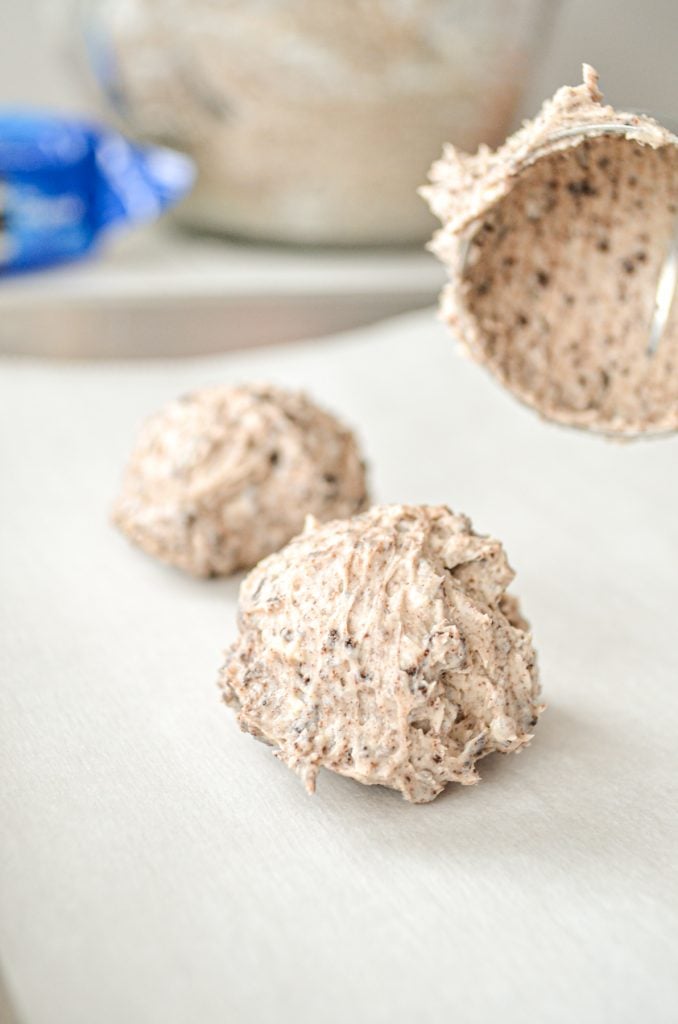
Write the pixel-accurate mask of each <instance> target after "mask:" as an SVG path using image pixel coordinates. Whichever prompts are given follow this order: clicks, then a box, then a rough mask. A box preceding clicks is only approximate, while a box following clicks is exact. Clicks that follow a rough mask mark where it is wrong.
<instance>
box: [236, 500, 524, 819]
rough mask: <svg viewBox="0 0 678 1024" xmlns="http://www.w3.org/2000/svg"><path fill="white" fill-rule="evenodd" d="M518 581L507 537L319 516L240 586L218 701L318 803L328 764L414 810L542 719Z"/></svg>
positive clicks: (445, 516)
mask: <svg viewBox="0 0 678 1024" xmlns="http://www.w3.org/2000/svg"><path fill="white" fill-rule="evenodd" d="M512 579H513V571H512V570H511V568H510V566H509V565H508V562H507V560H506V556H505V554H504V550H503V548H502V546H501V544H500V543H499V541H497V540H493V539H492V538H490V537H484V536H479V535H477V534H475V533H474V532H473V530H472V528H471V523H470V521H469V520H468V519H467V518H466V517H465V516H463V515H456V514H455V513H453V512H451V511H450V510H449V509H448V508H446V507H444V506H414V507H410V506H401V505H394V506H381V507H374V508H372V509H370V510H369V511H368V512H365V513H364V514H362V515H359V516H355V517H354V518H352V519H345V520H341V521H335V522H330V523H326V524H325V525H319V524H318V523H316V522H315V521H313V520H310V521H309V522H308V523H307V526H306V530H305V531H304V533H302V534H301V535H300V536H299V537H295V539H294V540H292V541H291V542H290V543H289V544H288V545H287V546H286V547H285V548H283V550H282V551H279V552H278V553H277V554H274V555H271V556H270V557H269V558H267V559H265V560H264V561H263V562H262V563H261V564H260V565H258V566H257V567H256V568H255V569H254V570H253V571H252V572H251V573H250V575H249V576H248V577H247V579H246V580H245V581H244V583H243V585H242V588H241V592H240V613H239V628H240V635H239V637H238V639H237V640H236V642H235V643H234V644H233V646H232V647H231V649H230V650H229V651H228V653H227V656H226V662H225V664H224V666H223V668H222V671H221V675H220V685H221V687H222V689H223V695H224V700H225V702H226V704H228V705H229V706H230V707H232V708H233V709H234V710H235V711H236V714H237V718H238V722H239V725H240V727H241V728H242V729H243V730H244V731H246V732H249V733H252V735H254V736H256V737H257V738H259V739H261V740H264V741H265V742H267V743H269V744H271V745H272V746H273V747H274V753H275V755H276V756H277V757H278V758H279V759H280V760H281V761H283V762H284V763H285V764H286V765H288V767H289V768H291V769H292V770H293V771H295V772H297V773H298V774H299V775H300V776H301V778H302V779H303V781H304V783H305V785H306V788H307V789H308V791H309V792H313V791H314V789H315V781H316V776H317V774H318V771H319V769H320V768H321V767H325V768H329V769H330V770H331V771H334V772H338V773H339V774H340V775H346V776H349V777H350V778H353V779H356V780H357V781H358V782H362V783H365V784H367V785H382V786H389V787H391V788H393V789H396V790H399V791H400V792H401V793H402V795H403V796H404V797H405V799H406V800H410V801H412V802H413V803H426V802H427V801H430V800H433V799H434V798H435V797H436V796H437V795H438V794H439V793H440V792H441V791H442V790H443V789H444V787H445V785H446V784H447V783H448V782H460V783H462V784H463V785H470V784H472V783H475V782H477V781H478V778H479V776H478V773H477V770H476V762H477V761H478V760H479V759H480V758H482V757H485V756H487V755H488V754H491V753H493V752H495V751H499V752H502V753H509V752H511V751H518V750H520V749H521V748H522V747H524V746H525V745H526V744H527V743H529V741H530V739H531V738H532V730H533V728H534V726H535V725H536V722H537V718H538V716H539V714H540V712H541V711H542V710H543V708H542V705H541V704H540V702H539V692H540V689H539V682H538V675H537V668H536V664H535V653H534V650H533V647H532V639H531V636H530V633H529V630H528V625H527V623H526V622H525V620H524V619H523V618H522V617H521V615H520V612H519V609H518V604H517V602H516V600H515V598H513V597H510V596H509V595H507V594H506V588H507V587H508V585H509V583H510V582H511V580H512Z"/></svg>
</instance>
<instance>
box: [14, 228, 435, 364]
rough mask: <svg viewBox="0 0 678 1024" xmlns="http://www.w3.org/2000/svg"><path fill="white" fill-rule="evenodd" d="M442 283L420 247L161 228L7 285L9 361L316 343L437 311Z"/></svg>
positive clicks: (128, 236)
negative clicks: (339, 245) (249, 238)
mask: <svg viewBox="0 0 678 1024" xmlns="http://www.w3.org/2000/svg"><path fill="white" fill-rule="evenodd" d="M443 279H444V272H443V269H442V267H441V266H440V264H439V263H438V261H437V260H436V259H434V257H433V256H432V255H431V254H430V253H428V252H427V251H426V250H425V249H424V247H423V246H415V247H413V248H404V249H397V248H392V249H388V248H383V249H360V248H358V249H322V248H319V249H312V248H292V247H285V246H273V245H263V244H261V245H259V244H255V243H246V242H237V241H234V240H231V241H229V240H226V239H221V238H204V237H200V236H198V235H190V234H187V233H182V232H180V231H178V230H174V229H173V228H172V226H171V225H168V224H166V223H164V224H156V225H151V226H150V227H145V228H140V229H137V230H135V231H132V232H131V233H127V234H125V233H123V234H121V235H119V236H117V237H114V238H112V239H106V240H105V243H104V245H103V246H102V249H101V251H100V253H97V254H96V256H94V257H93V258H89V259H85V260H83V261H82V262H79V263H71V264H66V265H63V266H59V267H53V268H50V269H49V270H46V271H42V272H40V273H34V274H23V275H17V276H15V277H8V278H2V279H0V354H2V353H11V354H17V355H24V354H29V355H30V354H33V355H49V356H60V357H75V358H83V357H85V358H107V357H110V356H157V355H163V356H170V355H191V354H199V353H206V352H223V351H226V350H228V349H232V348H247V347H249V346H251V345H261V344H269V345H270V344H273V343H276V342H281V341H293V340H298V339H300V338H312V337H317V336H318V335H324V334H329V333H331V332H336V331H340V330H348V329H350V328H353V327H358V326H361V325H364V324H369V323H374V322H376V321H377V320H380V319H383V318H384V317H386V316H393V315H395V314H397V313H402V312H405V311H407V310H411V309H417V308H422V307H424V306H428V305H430V304H431V303H432V302H434V301H435V297H436V295H437V294H438V292H439V290H440V287H441V285H442V283H443Z"/></svg>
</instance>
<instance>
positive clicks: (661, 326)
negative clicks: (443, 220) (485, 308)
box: [460, 112, 678, 356]
mask: <svg viewBox="0 0 678 1024" xmlns="http://www.w3.org/2000/svg"><path fill="white" fill-rule="evenodd" d="M638 113H640V112H638ZM663 123H664V124H666V119H665V118H664V119H663ZM647 134H648V132H647V128H646V127H645V126H644V125H643V124H639V125H635V124H620V123H616V122H611V123H609V124H605V123H598V124H584V123H582V124H575V125H569V126H568V127H567V128H561V129H559V130H558V131H556V132H553V133H552V134H551V135H549V136H548V138H547V139H546V140H545V142H544V143H543V145H541V146H539V147H537V148H535V149H534V150H532V152H531V153H530V156H529V159H527V160H525V161H524V162H523V166H528V165H529V164H532V163H534V162H535V160H538V159H539V158H540V157H541V156H546V155H547V154H549V153H552V152H553V144H554V143H557V142H560V141H561V140H562V139H568V138H575V137H581V138H587V139H594V138H599V137H600V136H602V135H618V136H623V137H625V138H627V139H628V138H631V139H633V138H635V139H637V140H638V141H639V142H643V141H644V140H646V139H647ZM673 138H674V139H675V145H676V146H678V136H676V135H674V136H673ZM475 237H476V236H475V235H473V236H471V237H467V238H464V239H462V241H461V251H460V272H461V274H462V275H463V274H464V272H465V270H466V268H467V262H468V256H469V252H470V250H471V247H472V244H473V241H474V239H475ZM677 285H678V215H676V217H675V218H674V224H673V233H672V237H671V240H670V242H669V245H668V247H667V250H666V256H665V258H664V260H663V262H662V265H661V268H660V271H659V275H658V277H657V289H656V293H655V302H654V307H653V311H652V318H651V320H650V323H649V326H648V341H647V350H646V351H647V355H648V356H653V355H655V353H656V352H657V349H658V347H659V344H660V342H661V340H662V337H663V334H664V331H665V328H666V325H667V323H668V319H669V314H670V312H671V307H672V305H673V302H674V300H675V296H676V286H677Z"/></svg>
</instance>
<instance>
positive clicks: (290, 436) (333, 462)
mask: <svg viewBox="0 0 678 1024" xmlns="http://www.w3.org/2000/svg"><path fill="white" fill-rule="evenodd" d="M366 501H367V491H366V483H365V466H364V463H363V460H362V457H361V454H360V451H359V449H358V445H357V442H356V440H355V438H354V436H353V434H352V433H351V431H350V430H349V429H348V428H347V427H345V426H343V425H342V424H341V423H340V422H339V421H338V420H337V419H335V417H334V416H331V415H330V414H329V413H327V412H325V411H324V410H322V409H320V408H319V407H318V406H317V405H315V403H313V402H312V401H310V399H308V398H307V397H306V396H305V395H303V394H299V393H295V392H288V391H284V390H282V389H280V388H274V387H271V386H269V385H266V384H261V385H248V386H242V387H215V388H207V389H205V390H202V391H197V392H195V393H193V394H189V395H186V396H185V397H184V398H181V399H178V400H177V401H174V402H171V403H170V404H169V405H167V406H166V407H165V408H164V409H161V410H160V412H158V413H157V414H156V415H155V416H152V417H151V418H150V419H149V420H147V422H146V423H145V424H144V426H143V428H142V430H141V433H140V435H139V438H138V440H137V443H136V445H135V448H134V451H133V453H132V457H131V459H130V462H129V465H128V467H127V470H126V472H125V476H124V480H123V486H122V489H121V492H120V495H119V497H118V499H117V501H116V503H115V506H114V510H113V519H114V521H115V523H116V524H117V525H118V526H119V527H120V529H121V530H122V531H123V532H124V533H126V534H127V536H128V537H129V538H130V539H131V540H132V541H133V542H134V543H135V544H138V545H139V547H141V548H143V549H144V550H145V551H147V552H148V553H149V554H151V555H154V556H155V557H156V558H159V559H161V560H162V561H164V562H169V563H171V564H172V565H176V566H178V567H179V568H181V569H185V570H186V571H187V572H190V573H193V574H194V575H196V576H211V575H226V574H228V573H232V572H235V571H237V570H238V569H242V568H249V567H250V566H252V565H254V564H255V563H256V562H258V561H259V559H261V558H263V557H264V556H265V555H268V554H269V553H270V552H271V551H275V550H277V549H278V548H280V547H282V545H283V544H285V543H286V542H287V541H288V540H289V539H290V538H291V537H293V536H294V535H295V534H296V533H298V532H299V530H300V529H301V528H302V526H303V522H304V517H305V515H306V514H307V513H312V514H313V515H315V516H317V517H318V518H319V519H321V520H326V519H332V518H335V517H337V516H350V515H352V514H353V513H354V512H357V511H359V510H360V509H361V508H363V507H364V505H365V503H366Z"/></svg>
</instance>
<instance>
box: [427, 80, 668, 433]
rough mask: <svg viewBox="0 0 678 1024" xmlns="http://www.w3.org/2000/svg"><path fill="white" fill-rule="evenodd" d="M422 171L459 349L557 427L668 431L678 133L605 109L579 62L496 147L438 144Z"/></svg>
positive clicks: (445, 302) (447, 316)
mask: <svg viewBox="0 0 678 1024" xmlns="http://www.w3.org/2000/svg"><path fill="white" fill-rule="evenodd" d="M430 177H431V185H430V186H428V187H426V188H424V189H422V193H423V194H424V196H425V198H426V199H427V200H428V202H429V205H430V207H431V209H432V211H433V212H434V213H435V214H436V215H437V216H438V217H439V219H440V220H441V221H442V224H443V227H442V229H441V230H440V231H438V233H437V234H436V236H435V238H434V240H433V242H432V245H431V247H432V249H433V250H434V252H435V253H436V254H437V255H438V256H439V257H440V259H441V260H442V261H443V262H444V263H445V264H446V265H447V268H448V271H449V278H450V280H449V284H448V285H447V287H446V288H445V290H444V292H443V295H442V299H441V315H442V318H443V319H444V320H445V321H446V322H447V323H448V324H449V326H450V328H451V329H452V331H453V332H454V334H455V335H456V337H457V338H458V339H459V340H460V342H461V344H462V346H463V347H464V349H465V350H466V352H467V353H468V354H469V355H470V356H471V357H472V358H473V359H475V360H476V361H477V362H479V363H482V364H484V365H485V366H486V367H488V369H490V370H491V372H492V373H493V374H494V375H495V376H496V377H497V378H498V379H499V380H500V381H501V383H502V384H504V385H505V386H506V387H508V388H509V389H510V390H511V391H512V392H513V393H514V394H515V395H516V396H517V397H518V398H519V399H521V400H522V401H523V402H525V403H527V404H528V405H530V406H532V407H533V408H534V409H536V410H537V411H538V412H539V413H540V414H541V415H542V416H544V417H546V418H548V419H551V420H555V421H557V422H559V423H563V424H567V425H569V426H574V427H583V428H587V429H589V430H594V431H599V432H602V433H604V434H608V435H613V436H617V437H634V436H638V435H642V434H656V433H662V432H665V431H672V430H675V429H678V302H676V301H674V292H675V281H676V264H677V262H678V219H677V214H678V138H677V137H676V136H675V135H674V134H672V133H671V132H670V131H668V130H667V129H666V128H664V127H662V126H661V125H660V124H659V123H658V122H657V121H655V120H653V119H652V118H650V117H646V116H644V115H641V114H633V113H621V112H619V111H617V110H614V109H613V108H612V107H610V106H606V105H605V104H604V103H603V98H602V94H601V93H600V91H599V89H598V76H597V74H596V72H595V71H594V70H593V69H592V68H590V67H588V66H587V65H584V82H583V85H580V86H577V87H576V88H569V87H565V88H562V89H559V90H558V92H557V93H556V94H555V96H554V97H553V99H551V100H548V101H547V102H546V103H545V104H544V106H543V107H542V109H541V112H540V113H539V115H538V116H537V117H536V118H535V120H534V121H531V122H526V123H525V124H524V126H523V127H522V128H521V129H520V131H518V132H516V134H515V135H513V136H511V137H510V138H509V139H508V140H507V141H506V142H505V143H504V145H503V146H501V147H500V148H499V149H497V150H496V151H492V150H490V149H488V148H487V147H481V148H480V149H479V150H478V152H477V153H476V154H474V155H468V154H466V153H462V152H459V151H458V150H456V149H455V148H454V147H453V146H449V147H447V148H446V150H445V153H444V156H443V158H442V159H441V160H439V161H438V162H437V163H435V164H434V165H433V168H432V170H431V176H430Z"/></svg>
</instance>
